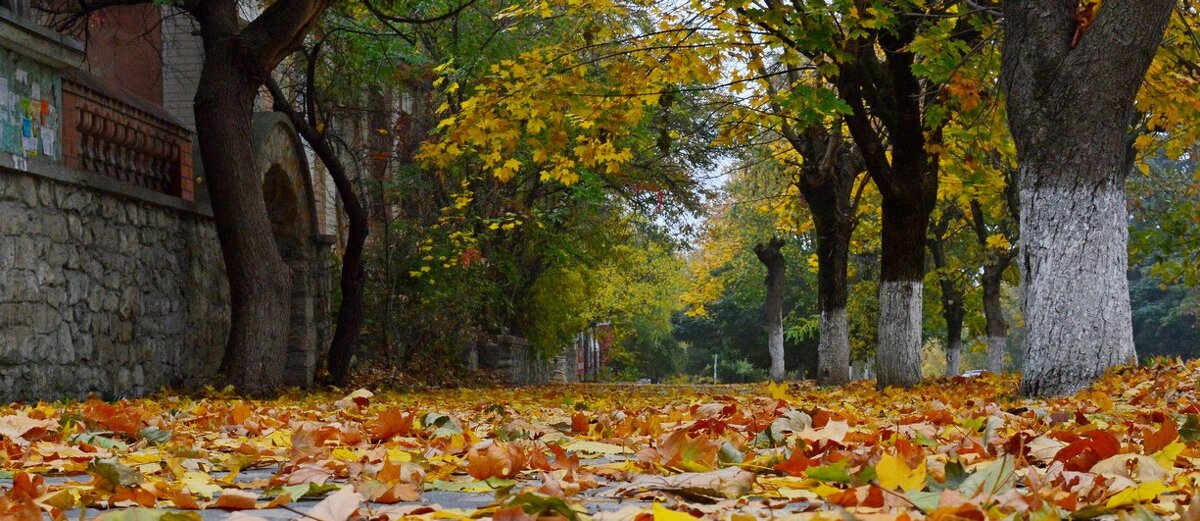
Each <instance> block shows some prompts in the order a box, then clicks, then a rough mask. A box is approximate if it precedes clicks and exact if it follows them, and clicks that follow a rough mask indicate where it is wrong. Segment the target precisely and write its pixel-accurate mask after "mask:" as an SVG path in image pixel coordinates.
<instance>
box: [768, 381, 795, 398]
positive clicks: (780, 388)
mask: <svg viewBox="0 0 1200 521" xmlns="http://www.w3.org/2000/svg"><path fill="white" fill-rule="evenodd" d="M767 392H768V393H770V394H771V398H774V399H776V400H790V399H791V398H792V397H791V395H789V394H788V390H787V386H786V385H782V384H777V383H775V382H771V383H768V384H767Z"/></svg>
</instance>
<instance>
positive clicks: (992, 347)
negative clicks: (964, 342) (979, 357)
mask: <svg viewBox="0 0 1200 521" xmlns="http://www.w3.org/2000/svg"><path fill="white" fill-rule="evenodd" d="M987 345H988V353H987V370H988V371H991V372H993V373H997V374H999V373H1002V372H1004V354H1005V353H1006V352H1008V337H1007V336H989V337H987Z"/></svg>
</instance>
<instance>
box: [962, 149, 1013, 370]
mask: <svg viewBox="0 0 1200 521" xmlns="http://www.w3.org/2000/svg"><path fill="white" fill-rule="evenodd" d="M1005 181H1006V186H1005V188H1004V196H1005V197H1004V199H1005V204H1006V205H1007V206H1008V210H1009V211H1008V214H1009V215H1010V216H1011V220H1005V221H1004V222H1003V225H1002V226H1000V229H1001V230H1003V231H1004V234H1005V235H1006V236H1008V237H1011V236H1012V235H1013V233H1014V231H1013V230H1012V225H1011V223H1012V222H1014V221H1018V220H1019V219H1020V217H1019V212H1018V211H1017V209H1018V207H1019V206H1020V201H1018V197H1017V187H1016V186H1015V183H1016V179H1015V176H1014V175H1012V172H1011V171H1009V172H1008V173H1007V174H1006V175H1005ZM970 206H971V220H972V221H973V222H972V225H973V227H974V228H975V240H976V242H977V243H978V244H979V247H980V248H982V249H983V250H984V252H985V260H984V263H983V276H982V277H980V279H981V280H980V283H981V285H982V286H983V315H984V318H985V319H986V320H987V346H988V351H987V370H988V371H990V372H993V373H997V374H999V373H1001V372H1003V371H1004V355H1005V354H1006V353H1007V351H1008V321H1006V320H1005V319H1004V307H1003V306H1002V305H1001V293H1000V291H1001V289H1002V288H1003V284H1004V271H1005V270H1007V269H1008V265H1009V264H1010V263H1012V260H1013V257H1014V256H1015V254H1016V250H1015V249H1014V248H1013V247H1011V246H1010V247H1009V248H1008V249H1007V250H1004V251H993V250H989V246H988V236H989V235H988V226H987V223H986V222H985V219H986V217H985V216H984V213H983V205H981V204H980V203H979V200H977V199H972V200H971V205H970ZM1010 240H1011V239H1010Z"/></svg>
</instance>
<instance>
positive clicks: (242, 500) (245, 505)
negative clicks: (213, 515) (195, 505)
mask: <svg viewBox="0 0 1200 521" xmlns="http://www.w3.org/2000/svg"><path fill="white" fill-rule="evenodd" d="M212 508H219V509H221V510H253V509H255V508H258V496H257V495H255V494H252V493H250V492H243V491H241V490H238V489H235V488H227V489H224V490H222V491H221V495H220V496H219V497H217V501H216V503H213V504H212Z"/></svg>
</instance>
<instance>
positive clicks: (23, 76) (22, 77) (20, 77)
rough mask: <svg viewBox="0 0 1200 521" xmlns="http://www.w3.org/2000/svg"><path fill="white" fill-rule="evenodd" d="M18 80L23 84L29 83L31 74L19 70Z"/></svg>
mask: <svg viewBox="0 0 1200 521" xmlns="http://www.w3.org/2000/svg"><path fill="white" fill-rule="evenodd" d="M16 80H17V81H19V82H21V83H28V82H29V73H28V72H26V71H25V70H24V69H17V74H16Z"/></svg>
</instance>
